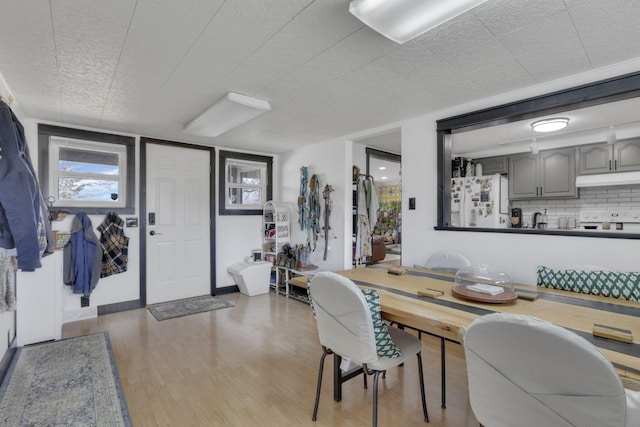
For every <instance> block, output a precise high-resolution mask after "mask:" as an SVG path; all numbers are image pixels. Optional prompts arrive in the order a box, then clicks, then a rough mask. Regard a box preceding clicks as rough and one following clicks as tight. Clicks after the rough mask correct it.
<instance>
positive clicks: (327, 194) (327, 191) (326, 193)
mask: <svg viewBox="0 0 640 427" xmlns="http://www.w3.org/2000/svg"><path fill="white" fill-rule="evenodd" d="M332 191H333V187H331V186H330V185H329V184H327V185H325V186H324V190H323V191H322V198H323V199H324V227H322V229H323V231H324V256H323V257H322V259H323V260H324V261H326V260H327V255H328V252H329V230H330V229H331V227H330V226H329V216H330V215H331V208H332V206H331V205H332V203H333V202H332V201H331V192H332Z"/></svg>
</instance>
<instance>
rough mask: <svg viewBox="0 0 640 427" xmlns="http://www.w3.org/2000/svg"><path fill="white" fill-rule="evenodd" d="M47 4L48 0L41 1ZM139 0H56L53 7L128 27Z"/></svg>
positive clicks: (52, 3)
mask: <svg viewBox="0 0 640 427" xmlns="http://www.w3.org/2000/svg"><path fill="white" fill-rule="evenodd" d="M41 3H44V4H46V5H47V8H49V5H48V2H41ZM136 3H137V0H118V1H104V2H103V1H98V2H96V1H94V0H56V1H54V2H51V7H52V8H53V9H54V10H55V9H58V8H64V9H72V10H74V11H76V12H79V13H82V14H84V15H89V16H92V17H93V18H96V19H99V20H101V21H107V22H110V23H112V24H117V25H121V26H124V27H128V26H129V23H130V22H131V17H132V15H133V11H134V10H135V8H136Z"/></svg>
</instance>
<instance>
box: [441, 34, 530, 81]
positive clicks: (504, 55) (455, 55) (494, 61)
mask: <svg viewBox="0 0 640 427" xmlns="http://www.w3.org/2000/svg"><path fill="white" fill-rule="evenodd" d="M444 60H445V61H446V62H447V63H448V64H450V65H451V66H452V67H454V68H455V69H456V70H457V71H458V72H459V73H463V74H467V73H474V72H477V71H478V70H481V69H483V68H489V67H494V66H495V65H498V64H507V65H508V66H510V67H511V68H513V65H517V64H518V62H517V61H516V59H515V58H514V56H513V55H512V53H511V52H509V50H508V49H507V48H505V47H504V46H503V45H502V44H501V43H500V42H499V41H497V40H495V39H491V40H490V41H488V42H487V43H483V44H479V45H475V46H474V47H473V48H472V49H468V50H459V51H452V52H451V53H450V54H449V55H448V56H447V57H445V58H444ZM522 71H524V70H522Z"/></svg>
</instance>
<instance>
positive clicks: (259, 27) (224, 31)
mask: <svg viewBox="0 0 640 427" xmlns="http://www.w3.org/2000/svg"><path fill="white" fill-rule="evenodd" d="M308 3H309V2H308V1H306V0H304V1H301V0H296V1H288V2H277V1H273V0H270V1H256V0H252V1H243V2H241V3H240V2H238V3H235V4H233V5H231V4H229V3H226V4H224V5H223V6H222V7H221V8H220V10H219V11H218V12H217V13H216V14H215V16H214V17H213V19H212V20H211V22H210V23H209V24H208V26H207V27H206V28H205V30H204V31H203V32H202V34H201V35H200V37H199V38H198V40H197V41H196V42H195V43H194V45H193V46H192V47H191V48H190V50H189V51H188V52H187V53H186V56H185V57H184V59H183V60H182V61H181V63H180V64H179V65H178V66H177V68H176V70H175V72H174V73H173V74H172V75H171V77H170V79H169V80H168V81H167V85H168V86H173V87H180V86H183V85H191V84H192V82H194V83H195V85H196V86H202V85H206V84H209V82H210V81H212V80H213V81H215V80H216V79H220V78H225V79H226V81H227V83H228V84H229V85H231V84H232V85H233V86H234V87H233V88H232V87H231V86H229V87H228V89H229V90H237V91H240V92H242V91H245V92H246V91H252V92H255V91H257V90H260V89H263V88H265V87H266V86H268V85H269V84H270V83H273V82H274V81H275V80H277V79H278V78H280V77H281V75H282V74H281V71H280V70H279V67H280V66H279V65H278V63H277V61H278V60H279V59H282V60H284V59H287V55H288V54H289V53H288V52H286V51H285V50H284V49H281V50H280V51H279V52H277V51H276V53H277V55H278V56H277V57H273V56H269V55H262V56H260V57H257V58H256V59H253V60H252V56H253V55H256V54H259V52H260V49H261V48H262V47H263V46H264V45H265V44H266V43H267V42H268V41H269V40H270V39H272V38H273V37H274V36H275V35H276V34H277V33H278V32H279V31H280V30H281V29H282V28H283V27H285V26H286V25H287V23H288V22H289V21H291V19H292V18H293V17H294V16H295V15H296V14H297V13H299V12H300V10H301V9H303V8H304V7H305V6H306V5H307V4H308ZM272 52H273V51H272ZM263 66H264V67H266V68H263ZM253 77H255V78H257V79H258V82H256V83H253V84H251V85H250V86H248V85H247V86H245V82H247V81H249V80H251V79H252V78H253Z"/></svg>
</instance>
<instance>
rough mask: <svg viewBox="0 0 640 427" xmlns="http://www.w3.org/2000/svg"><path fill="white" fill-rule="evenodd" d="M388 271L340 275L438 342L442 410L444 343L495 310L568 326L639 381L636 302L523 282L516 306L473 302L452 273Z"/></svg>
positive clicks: (299, 281)
mask: <svg viewBox="0 0 640 427" xmlns="http://www.w3.org/2000/svg"><path fill="white" fill-rule="evenodd" d="M388 270H389V267H384V266H379V267H376V266H373V267H367V268H356V269H352V270H344V271H340V272H338V273H339V274H341V275H343V276H345V277H348V278H349V279H351V280H352V281H353V282H354V283H355V284H356V285H358V286H360V287H361V288H370V289H376V290H377V291H378V293H379V294H380V303H381V311H382V316H383V318H384V319H386V320H388V321H391V322H395V323H397V324H398V325H403V326H404V327H409V328H412V329H415V330H418V331H422V332H425V333H428V334H431V335H434V336H436V337H438V338H440V340H441V356H442V357H441V363H442V407H445V406H446V399H445V395H446V385H445V384H446V375H445V374H446V368H445V366H446V353H445V349H446V347H445V342H447V341H449V342H453V343H458V344H460V343H461V340H462V334H463V333H464V330H465V329H466V328H467V327H468V326H469V324H470V323H471V322H472V321H473V320H474V319H476V318H478V317H479V316H483V315H485V314H489V313H494V312H503V313H518V314H523V315H528V316H533V317H537V318H539V319H543V320H546V321H549V322H551V323H554V324H556V325H559V326H562V327H564V328H567V329H569V330H571V331H573V332H575V333H576V334H578V335H579V336H582V337H583V338H585V339H587V340H588V341H590V342H591V343H593V344H594V345H595V346H596V347H598V349H599V350H600V351H601V352H602V353H603V354H604V355H605V356H606V357H607V358H608V359H609V360H610V361H611V363H612V364H613V366H614V367H615V369H616V371H617V372H618V374H619V375H620V376H621V377H627V378H630V379H632V380H640V303H637V302H633V301H627V300H623V299H616V298H609V297H602V296H595V295H587V294H582V293H576V292H567V291H560V290H552V289H547V288H540V287H536V286H530V285H521V284H514V291H515V293H516V294H518V296H519V298H518V299H517V300H515V301H514V302H511V303H508V304H492V303H486V302H476V301H472V300H469V299H466V298H461V297H460V296H456V295H454V293H453V292H452V287H453V285H454V281H455V275H454V274H451V273H446V272H441V271H434V270H427V269H422V268H405V267H403V268H402V269H401V270H402V271H403V272H404V274H401V275H395V274H389V272H388ZM394 270H396V271H397V268H396V269H394ZM306 280H307V278H305V277H298V278H295V279H293V280H292V284H293V285H295V286H300V287H306ZM425 291H426V292H425ZM419 292H420V293H421V294H424V293H429V294H433V295H438V296H423V295H419ZM440 292H441V293H442V294H441V295H439V294H440ZM521 298H523V299H521ZM594 325H601V326H604V328H605V330H611V331H614V332H615V331H623V332H624V334H623V335H624V336H625V341H631V342H625V341H621V340H619V339H618V337H616V339H611V338H603V337H600V336H595V335H594ZM614 335H615V334H614ZM334 368H336V367H335V366H334ZM338 371H339V368H338V369H337V370H336V369H334V399H335V400H338V401H339V400H340V398H341V384H342V382H343V376H344V375H343V374H342V373H341V372H338ZM336 382H337V384H336Z"/></svg>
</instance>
